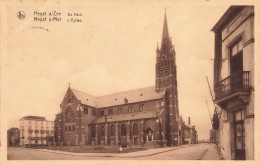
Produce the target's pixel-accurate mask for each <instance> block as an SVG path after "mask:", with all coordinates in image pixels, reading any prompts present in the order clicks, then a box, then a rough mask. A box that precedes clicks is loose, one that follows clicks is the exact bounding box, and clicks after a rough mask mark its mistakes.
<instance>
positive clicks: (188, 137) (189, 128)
mask: <svg viewBox="0 0 260 165" xmlns="http://www.w3.org/2000/svg"><path fill="white" fill-rule="evenodd" d="M182 129H183V144H197V143H198V134H197V130H196V129H195V126H194V125H191V122H190V117H189V118H188V124H187V125H186V124H185V123H184V124H183V125H182Z"/></svg>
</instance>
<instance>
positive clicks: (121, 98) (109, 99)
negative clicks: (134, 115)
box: [71, 86, 164, 108]
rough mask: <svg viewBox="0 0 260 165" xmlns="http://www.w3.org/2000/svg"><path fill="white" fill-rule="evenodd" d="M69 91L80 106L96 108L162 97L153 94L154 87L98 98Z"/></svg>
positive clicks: (161, 93) (161, 96) (160, 93)
mask: <svg viewBox="0 0 260 165" xmlns="http://www.w3.org/2000/svg"><path fill="white" fill-rule="evenodd" d="M71 90H72V91H73V93H74V94H75V96H76V97H77V99H78V100H80V101H81V103H82V104H85V105H89V106H92V107H96V108H103V107H110V106H116V105H122V104H125V103H128V104H129V103H135V102H142V101H148V100H154V99H159V98H163V97H164V92H159V93H156V92H155V86H149V87H145V88H140V89H135V90H129V91H124V92H119V93H114V94H109V95H105V96H99V97H93V96H91V95H88V94H86V93H84V92H81V91H78V90H75V89H71Z"/></svg>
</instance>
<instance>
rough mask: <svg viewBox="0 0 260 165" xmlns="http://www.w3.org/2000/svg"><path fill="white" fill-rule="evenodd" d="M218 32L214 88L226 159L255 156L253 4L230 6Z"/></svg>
mask: <svg viewBox="0 0 260 165" xmlns="http://www.w3.org/2000/svg"><path fill="white" fill-rule="evenodd" d="M212 31H213V32H214V33H215V58H214V83H215V85H214V92H215V101H214V102H215V103H216V104H217V105H218V106H219V107H220V108H221V110H218V112H219V117H220V123H219V128H218V131H217V134H218V135H216V137H218V138H217V139H216V140H217V142H218V146H219V148H220V150H221V154H222V156H223V158H224V159H247V160H253V159H254V96H255V91H254V7H253V6H231V7H229V8H228V10H227V11H226V12H225V13H224V15H223V16H222V17H221V18H220V19H219V21H218V22H217V23H216V25H215V26H214V27H213V29H212Z"/></svg>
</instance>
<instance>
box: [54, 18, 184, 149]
mask: <svg viewBox="0 0 260 165" xmlns="http://www.w3.org/2000/svg"><path fill="white" fill-rule="evenodd" d="M155 68H156V73H155V74H156V80H155V86H150V87H145V88H141V89H136V90H131V91H125V92H120V93H115V94H110V95H106V96H99V97H93V96H91V95H88V94H86V93H83V92H81V91H78V90H75V89H72V88H70V87H69V88H68V90H67V92H66V94H65V96H64V99H63V101H62V103H61V104H60V109H61V111H60V113H58V114H57V115H56V119H55V130H56V131H55V137H56V142H57V144H58V145H80V144H83V145H86V144H88V145H121V146H123V147H126V146H128V147H140V146H143V147H160V146H166V145H167V146H173V145H175V146H177V145H181V139H182V138H181V135H182V134H181V128H180V120H179V109H178V91H177V78H176V76H177V75H176V62H175V49H174V46H173V45H172V42H171V38H170V36H169V32H168V25H167V18H166V13H165V17H164V25H163V33H162V41H161V46H160V48H159V46H158V45H157V49H156V64H155Z"/></svg>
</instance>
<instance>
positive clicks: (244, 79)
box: [215, 71, 250, 99]
mask: <svg viewBox="0 0 260 165" xmlns="http://www.w3.org/2000/svg"><path fill="white" fill-rule="evenodd" d="M249 89H250V86H249V71H237V72H235V73H233V74H232V75H230V76H229V77H227V78H225V79H223V80H221V81H220V82H218V83H216V84H215V99H220V98H223V97H225V96H228V95H230V94H232V93H235V92H240V91H248V90H249Z"/></svg>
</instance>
